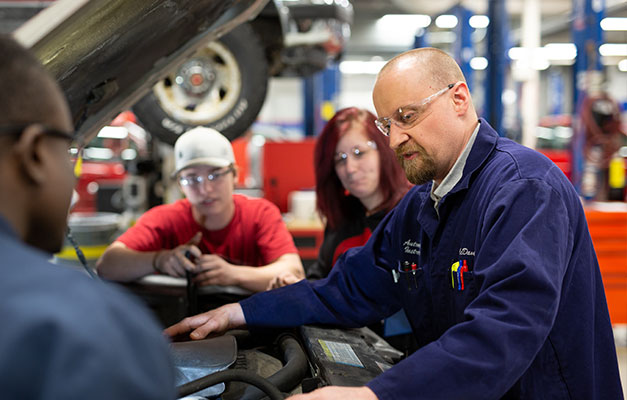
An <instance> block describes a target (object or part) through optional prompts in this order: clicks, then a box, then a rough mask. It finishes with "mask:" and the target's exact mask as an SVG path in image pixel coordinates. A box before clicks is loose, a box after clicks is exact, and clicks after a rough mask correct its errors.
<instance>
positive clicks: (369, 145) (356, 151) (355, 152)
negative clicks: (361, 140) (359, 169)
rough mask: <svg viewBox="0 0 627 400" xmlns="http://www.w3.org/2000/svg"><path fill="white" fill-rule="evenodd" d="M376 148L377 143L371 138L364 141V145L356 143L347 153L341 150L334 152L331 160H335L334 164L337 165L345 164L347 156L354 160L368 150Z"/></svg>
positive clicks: (358, 158)
mask: <svg viewBox="0 0 627 400" xmlns="http://www.w3.org/2000/svg"><path fill="white" fill-rule="evenodd" d="M376 149H377V144H376V143H375V142H373V141H372V140H369V141H367V142H366V146H363V145H362V146H359V145H357V146H355V147H353V148H352V149H350V150H349V151H348V153H345V152H343V151H338V152H337V153H335V157H334V158H333V161H334V162H335V166H336V167H339V166H342V165H346V161H347V160H348V157H349V156H351V157H352V158H353V159H354V160H360V159H361V158H362V157H363V156H365V155H366V154H368V152H369V151H370V150H376Z"/></svg>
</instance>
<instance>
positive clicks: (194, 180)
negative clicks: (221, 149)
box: [179, 165, 235, 187]
mask: <svg viewBox="0 0 627 400" xmlns="http://www.w3.org/2000/svg"><path fill="white" fill-rule="evenodd" d="M233 171H235V169H234V168H233V166H232V165H231V166H230V167H228V168H226V169H224V170H221V171H213V172H211V173H210V174H207V175H189V176H181V177H180V178H179V183H180V184H181V186H186V187H198V186H200V185H202V184H203V183H204V182H205V181H207V182H216V181H218V180H219V179H220V178H221V177H223V176H224V175H226V174H228V173H229V172H233Z"/></svg>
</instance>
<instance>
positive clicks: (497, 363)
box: [166, 48, 623, 400]
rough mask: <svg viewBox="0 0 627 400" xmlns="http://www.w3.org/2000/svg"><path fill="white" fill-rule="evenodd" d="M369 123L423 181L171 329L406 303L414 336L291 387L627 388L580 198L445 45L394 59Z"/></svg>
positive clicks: (320, 317) (212, 328)
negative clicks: (271, 282)
mask: <svg viewBox="0 0 627 400" xmlns="http://www.w3.org/2000/svg"><path fill="white" fill-rule="evenodd" d="M373 99H374V105H375V108H376V110H377V114H378V115H379V118H378V119H377V121H376V124H377V126H378V127H379V129H380V130H381V132H382V133H383V134H386V135H389V137H390V146H391V147H392V149H394V150H395V151H396V154H397V157H398V159H399V161H400V163H401V165H402V166H403V169H404V170H405V174H406V175H407V177H408V179H409V181H410V182H412V183H414V184H416V185H417V186H415V187H414V188H412V189H410V191H409V192H408V193H407V195H405V197H404V198H403V199H402V200H401V201H400V202H399V203H398V205H397V206H396V207H395V208H394V209H393V210H392V211H391V212H390V213H389V214H388V215H387V216H386V217H385V219H384V220H383V221H382V222H381V223H380V224H379V226H378V227H377V229H376V230H375V231H374V232H373V234H372V236H371V237H370V239H369V240H368V243H366V245H365V246H363V247H361V248H357V249H351V250H348V251H347V252H346V253H345V254H344V255H343V256H342V257H340V259H339V260H338V262H337V263H336V265H335V266H334V267H333V269H332V270H331V273H330V274H329V276H328V277H327V278H326V279H323V280H321V281H317V282H310V281H307V280H303V281H301V282H297V283H295V284H293V285H288V286H285V287H282V288H279V289H276V290H273V291H269V292H266V293H260V294H258V295H255V296H252V297H251V298H249V299H246V300H244V301H241V302H240V303H234V304H229V305H225V306H223V307H221V308H219V309H216V310H214V311H212V312H209V313H204V314H199V315H197V316H194V317H190V318H186V319H184V320H183V321H181V322H180V323H178V324H176V325H173V326H172V327H170V328H168V329H166V333H167V334H169V335H180V334H183V333H187V332H190V331H191V334H190V337H191V338H192V339H199V338H202V337H205V336H206V335H207V334H209V333H211V332H222V331H225V330H227V329H231V328H235V327H240V326H245V325H248V326H272V327H290V326H298V325H302V324H309V323H323V324H333V325H343V326H361V325H365V324H368V323H372V322H373V321H376V320H378V319H380V318H382V317H387V316H389V315H391V314H392V313H394V312H396V311H398V310H399V309H401V308H402V309H404V310H405V312H406V314H407V316H408V318H409V321H410V323H411V326H412V329H413V332H414V335H415V336H416V340H417V341H418V345H419V346H420V348H419V349H418V350H416V351H415V352H414V353H413V354H412V355H411V356H409V357H408V358H406V359H404V360H403V361H401V362H399V363H398V364H396V365H395V366H393V367H392V368H390V369H388V370H386V371H385V372H383V373H381V374H380V375H379V376H377V377H376V378H374V379H372V380H371V381H370V382H368V383H367V384H366V385H365V386H362V387H352V388H348V387H335V386H328V387H324V388H321V389H318V390H315V391H314V392H312V393H310V394H303V395H296V396H294V397H293V399H295V400H296V399H299V400H300V399H340V398H351V399H354V400H356V399H420V398H425V399H548V398H550V399H582V400H584V399H586V400H590V399H599V400H601V399H622V398H623V394H622V389H621V383H620V377H619V373H618V363H617V357H616V347H615V344H614V337H613V332H612V325H611V322H610V317H609V312H608V309H607V303H606V300H605V293H604V288H603V282H602V280H601V274H600V271H599V266H598V263H597V259H596V255H595V251H594V248H593V245H592V240H591V238H590V233H589V232H588V226H587V223H586V218H585V214H584V211H583V208H582V205H581V201H580V199H579V196H578V195H577V193H576V191H575V190H574V188H573V186H572V185H571V183H570V182H569V181H568V179H567V178H566V177H565V176H564V174H563V173H562V172H561V171H560V170H559V168H558V167H557V166H556V165H555V164H553V163H552V162H551V161H550V160H549V159H547V158H546V157H544V156H542V155H541V154H539V153H538V152H536V151H534V150H531V149H529V148H526V147H524V146H522V145H520V144H518V143H515V142H513V141H511V140H508V139H505V138H503V137H500V136H499V135H498V133H497V132H495V131H494V130H493V129H492V128H491V127H490V125H489V124H488V123H487V122H486V121H485V120H483V119H479V118H478V117H477V113H476V111H475V109H474V106H473V104H472V100H471V97H470V92H469V90H468V86H467V84H466V82H465V79H464V76H463V74H462V72H461V70H460V69H459V67H458V65H457V64H456V63H455V61H454V60H453V59H452V58H451V57H450V56H449V55H447V54H446V53H444V52H443V51H441V50H438V49H433V48H421V49H416V50H411V51H408V52H405V53H403V54H401V55H399V56H396V57H395V58H393V59H392V60H390V61H389V62H388V63H387V64H386V65H385V66H384V67H383V69H382V70H381V71H380V72H379V75H378V77H377V81H376V83H375V86H374V91H373Z"/></svg>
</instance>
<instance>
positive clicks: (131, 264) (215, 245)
mask: <svg viewBox="0 0 627 400" xmlns="http://www.w3.org/2000/svg"><path fill="white" fill-rule="evenodd" d="M174 160H175V170H174V172H173V173H172V176H173V177H174V178H175V179H176V181H177V183H178V185H179V188H180V189H181V191H182V192H183V194H184V195H185V198H184V199H181V200H178V201H176V202H174V203H172V204H164V205H160V206H157V207H153V208H152V209H150V210H148V211H147V212H146V213H144V214H143V215H142V216H141V217H140V218H139V219H138V220H137V223H136V224H135V225H133V226H132V227H130V228H129V229H128V230H127V231H126V232H125V233H123V234H122V235H121V236H120V237H118V238H117V240H116V241H114V242H113V243H112V244H111V245H110V246H109V247H108V248H107V249H106V251H105V252H104V254H103V255H102V257H101V258H100V259H99V260H98V263H97V269H98V272H99V274H100V275H101V276H102V277H104V278H106V279H112V280H116V281H132V280H136V279H138V278H141V277H143V276H146V275H149V274H153V273H162V274H166V275H170V276H178V277H184V276H186V271H189V272H191V273H192V274H193V275H194V277H193V281H194V282H195V283H196V284H197V285H198V286H205V285H218V286H238V287H240V288H243V289H246V290H248V291H251V292H260V291H264V290H265V289H266V288H267V287H268V285H269V283H270V280H271V279H272V278H274V277H275V276H276V275H278V274H280V273H283V272H289V273H291V274H293V275H294V276H296V277H299V278H302V277H304V272H303V266H302V263H301V260H300V257H299V256H298V250H297V249H296V246H295V245H294V239H293V238H292V236H291V235H290V233H289V231H288V230H287V226H286V225H285V223H284V222H283V219H282V217H281V213H280V211H279V209H278V208H277V207H276V206H275V205H274V204H272V203H270V202H269V201H267V200H265V199H258V198H252V197H248V196H244V195H241V194H235V193H234V189H235V182H236V178H237V166H236V165H235V156H234V154H233V148H232V146H231V143H230V142H229V140H228V139H227V138H226V137H224V136H223V135H222V134H221V133H220V132H218V131H216V130H214V129H211V128H205V127H197V128H194V129H191V130H189V131H187V132H186V133H184V134H183V135H181V136H180V137H179V138H178V139H177V141H176V143H175V144H174ZM230 301H233V300H230ZM222 304H224V303H222Z"/></svg>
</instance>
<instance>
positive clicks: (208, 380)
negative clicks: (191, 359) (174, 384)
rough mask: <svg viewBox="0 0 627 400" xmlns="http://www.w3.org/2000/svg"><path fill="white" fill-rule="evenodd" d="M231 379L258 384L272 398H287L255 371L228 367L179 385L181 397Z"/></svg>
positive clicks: (278, 399) (280, 399) (277, 399)
mask: <svg viewBox="0 0 627 400" xmlns="http://www.w3.org/2000/svg"><path fill="white" fill-rule="evenodd" d="M230 381H238V382H246V383H249V384H251V385H254V386H257V387H258V388H259V389H261V390H262V391H263V392H264V393H265V394H266V395H267V396H268V397H269V398H270V400H283V399H284V398H285V397H283V394H282V393H281V392H280V391H279V389H277V388H276V386H274V385H273V384H271V383H270V382H268V381H267V380H266V379H264V378H262V377H260V376H259V375H257V374H255V373H254V372H251V371H246V370H236V369H227V370H225V371H220V372H216V373H213V374H211V375H207V376H203V377H202V378H198V379H196V380H194V381H191V382H187V383H186V384H184V385H181V386H179V387H178V391H179V397H185V396H189V395H190V394H192V393H196V392H199V391H201V390H203V389H206V388H208V387H211V386H213V385H217V384H218V383H222V382H230Z"/></svg>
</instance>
